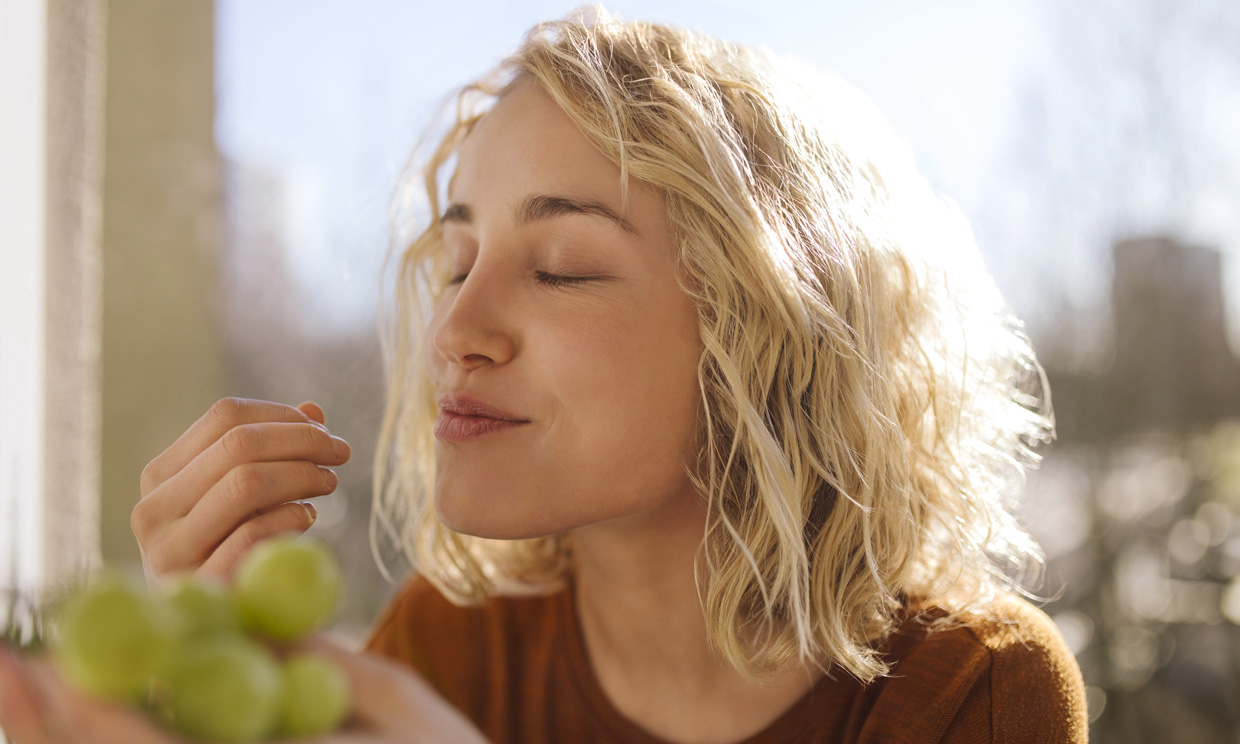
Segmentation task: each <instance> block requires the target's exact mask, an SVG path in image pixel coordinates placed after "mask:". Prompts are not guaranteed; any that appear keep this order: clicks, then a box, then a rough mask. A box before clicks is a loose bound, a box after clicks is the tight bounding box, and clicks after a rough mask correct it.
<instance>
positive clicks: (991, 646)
mask: <svg viewBox="0 0 1240 744" xmlns="http://www.w3.org/2000/svg"><path fill="white" fill-rule="evenodd" d="M944 617H945V613H943V612H942V611H937V610H933V609H931V610H929V611H926V612H923V613H921V615H920V616H919V618H918V619H917V620H910V621H909V622H907V623H905V624H904V625H903V626H901V627H900V628H899V629H898V630H897V631H896V632H895V633H893V634H892V636H891V638H889V640H888V644H887V646H888V654H887V659H888V661H889V662H890V663H891V665H892V670H891V674H890V676H889V677H887V678H885V679H883V680H882V681H881V682H880V683H879V684H878V685H877V686H876V688H877V690H881V693H880V694H878V695H877V699H876V700H875V705H874V708H873V710H872V711H871V715H870V716H869V717H868V721H867V723H868V724H869V726H870V727H877V728H875V730H874V731H872V732H871V733H873V734H881V735H879V736H878V738H875V739H872V740H874V741H881V740H883V736H882V735H885V734H894V732H896V731H899V732H900V733H901V735H902V736H908V737H910V738H909V739H908V740H910V741H918V742H923V741H924V742H949V743H950V744H982V743H988V742H1000V741H1002V742H1026V741H1028V742H1046V741H1056V742H1078V741H1079V742H1084V741H1085V740H1086V738H1085V734H1086V729H1087V716H1086V714H1085V695H1084V684H1083V682H1082V680H1081V674H1080V669H1079V667H1078V666H1077V664H1076V660H1075V658H1074V657H1073V655H1072V652H1071V651H1070V650H1069V649H1068V646H1067V644H1066V643H1065V642H1064V640H1063V637H1062V635H1061V634H1060V633H1059V630H1058V628H1056V626H1055V624H1054V622H1053V621H1052V620H1051V619H1050V618H1049V617H1048V616H1047V615H1046V613H1044V612H1043V611H1041V610H1040V609H1038V608H1037V607H1035V606H1033V605H1032V604H1030V603H1029V602H1027V601H1025V600H1023V599H1020V598H1018V597H1015V596H1010V595H1005V596H1003V597H1001V598H1000V599H998V600H996V601H995V602H993V603H991V604H990V605H987V606H985V607H982V608H980V609H978V610H976V611H973V612H971V613H968V614H965V615H963V616H961V617H959V618H958V619H957V620H956V621H955V622H951V623H946V622H944V621H943V618H944ZM936 621H937V622H936ZM878 729H882V731H879V730H878ZM865 740H867V741H868V740H871V739H865Z"/></svg>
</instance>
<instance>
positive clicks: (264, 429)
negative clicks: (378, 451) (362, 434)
mask: <svg viewBox="0 0 1240 744" xmlns="http://www.w3.org/2000/svg"><path fill="white" fill-rule="evenodd" d="M348 459H349V445H348V444H347V443H346V442H345V441H344V440H343V439H341V438H339V437H335V436H332V435H331V434H330V433H328V431H327V427H326V425H325V419H324V416H323V409H321V408H319V406H318V405H317V404H314V403H303V404H301V405H300V406H298V407H296V408H295V407H293V406H286V405H282V404H280V403H270V402H267V401H260V400H245V399H241V398H225V399H223V400H221V401H219V402H218V403H216V404H215V405H213V406H211V409H210V410H209V411H207V413H206V414H205V415H204V416H203V417H202V418H200V419H198V421H196V422H194V424H193V426H191V427H189V429H188V430H187V431H186V432H185V433H184V434H182V435H181V437H180V439H177V441H176V442H174V443H173V445H172V446H171V447H169V448H168V449H166V450H164V452H163V453H162V454H160V455H159V456H158V457H156V458H155V459H154V460H151V462H150V463H149V464H148V465H147V466H146V468H145V469H144V470H143V471H142V481H141V491H142V500H141V501H139V502H138V504H137V506H135V507H134V510H133V513H132V515H131V516H130V526H131V527H132V528H133V532H134V536H135V537H137V539H138V546H139V548H140V549H141V551H142V566H143V569H144V570H145V571H146V575H147V578H148V579H155V578H156V577H159V576H162V575H165V574H168V573H173V572H179V571H196V572H198V573H202V574H210V575H214V576H218V577H220V578H223V579H228V578H230V577H231V575H232V572H233V569H234V567H235V566H236V565H237V562H238V561H239V560H240V558H241V557H242V556H243V555H245V553H246V552H247V551H249V549H250V548H251V547H253V546H254V545H255V544H256V543H258V542H259V541H261V540H263V539H265V538H268V537H271V536H272V535H277V534H284V533H292V532H296V533H300V532H305V531H306V530H307V529H309V528H310V525H312V524H314V519H315V511H314V508H313V507H311V506H309V505H308V504H302V503H298V502H297V500H298V499H305V498H310V497H313V496H322V495H324V494H329V493H331V492H332V491H334V490H335V489H336V482H337V480H336V474H335V473H333V472H332V471H330V470H328V469H327V468H328V466H335V465H341V464H343V463H345V462H346V461H348Z"/></svg>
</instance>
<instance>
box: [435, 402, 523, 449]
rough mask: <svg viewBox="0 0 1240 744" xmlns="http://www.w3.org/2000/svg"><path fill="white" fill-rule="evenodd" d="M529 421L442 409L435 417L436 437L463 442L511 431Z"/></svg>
mask: <svg viewBox="0 0 1240 744" xmlns="http://www.w3.org/2000/svg"><path fill="white" fill-rule="evenodd" d="M528 423H530V422H529V421H510V420H507V419H498V418H491V417H489V416H469V415H464V414H460V413H455V412H453V411H447V410H440V412H439V416H438V417H437V418H436V419H435V438H436V439H438V440H440V441H442V442H447V443H450V444H461V443H463V442H468V441H471V440H474V439H481V438H483V437H486V436H491V435H495V434H499V433H501V432H505V431H510V430H512V429H516V428H518V427H521V426H525V425H526V424H528Z"/></svg>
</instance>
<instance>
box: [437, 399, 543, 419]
mask: <svg viewBox="0 0 1240 744" xmlns="http://www.w3.org/2000/svg"><path fill="white" fill-rule="evenodd" d="M436 402H437V403H438V404H439V410H440V411H447V412H449V413H455V414H457V415H458V416H478V417H482V418H489V419H496V420H499V421H513V422H519V423H526V422H528V421H529V419H523V418H521V417H520V416H517V415H515V414H512V413H509V412H507V411H505V410H503V409H502V408H499V407H498V406H493V405H491V404H490V403H487V402H485V401H482V400H479V399H478V398H475V397H474V396H472V395H470V394H469V393H460V392H457V393H444V394H443V395H441V396H439V400H438V401H436Z"/></svg>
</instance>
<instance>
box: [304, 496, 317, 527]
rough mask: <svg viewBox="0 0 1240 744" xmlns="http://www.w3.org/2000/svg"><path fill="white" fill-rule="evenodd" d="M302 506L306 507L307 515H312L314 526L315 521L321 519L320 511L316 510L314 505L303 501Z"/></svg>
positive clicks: (311, 522)
mask: <svg viewBox="0 0 1240 744" xmlns="http://www.w3.org/2000/svg"><path fill="white" fill-rule="evenodd" d="M301 505H302V506H304V507H306V513H307V514H309V515H310V524H314V520H316V519H318V518H319V510H318V509H315V508H314V504H311V503H309V502H306V501H303V502H301Z"/></svg>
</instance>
